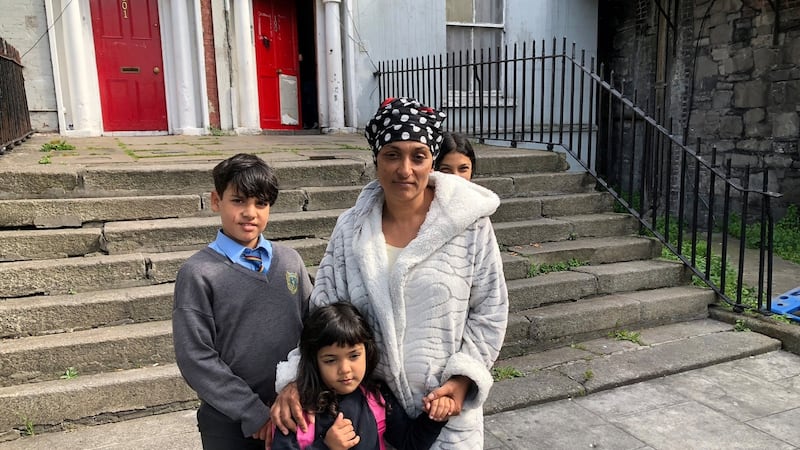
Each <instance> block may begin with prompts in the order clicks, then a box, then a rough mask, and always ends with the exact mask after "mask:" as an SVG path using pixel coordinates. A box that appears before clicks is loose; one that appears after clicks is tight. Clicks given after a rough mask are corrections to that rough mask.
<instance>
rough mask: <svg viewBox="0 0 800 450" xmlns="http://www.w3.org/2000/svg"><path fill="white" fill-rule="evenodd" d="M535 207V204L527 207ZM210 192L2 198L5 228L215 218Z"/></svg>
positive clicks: (331, 197) (312, 202)
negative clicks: (194, 217) (175, 218)
mask: <svg viewBox="0 0 800 450" xmlns="http://www.w3.org/2000/svg"><path fill="white" fill-rule="evenodd" d="M360 192H361V185H355V186H330V187H306V188H299V189H284V190H281V191H280V193H279V195H278V200H277V201H276V203H275V205H273V206H272V208H271V210H270V212H271V213H282V212H301V211H322V210H328V209H346V208H349V207H350V206H352V205H354V204H355V201H356V198H357V197H358V194H359V193H360ZM504 203H506V205H501V209H514V207H515V206H516V209H519V208H522V207H523V206H527V207H529V208H530V211H535V213H534V214H532V215H530V214H529V215H525V216H519V215H517V216H513V215H512V216H510V217H512V218H505V217H506V216H507V214H504V213H502V211H498V213H496V214H495V217H496V218H495V220H496V221H507V220H518V217H525V218H535V217H539V216H541V215H544V216H553V215H571V214H580V213H590V212H600V211H610V210H611V205H612V201H611V197H610V196H609V195H608V194H601V193H599V192H593V193H583V194H581V195H572V196H564V195H555V196H547V197H544V198H539V197H535V198H529V199H522V198H510V199H506V200H505V201H504ZM524 203H530V205H523V204H524ZM210 204H211V200H210V194H209V193H208V192H202V191H201V192H198V193H193V194H183V195H137V196H128V197H86V198H55V199H53V198H42V199H23V200H0V228H19V227H35V228H62V227H81V226H83V225H84V224H87V223H102V222H111V221H123V220H146V219H165V218H173V217H191V216H201V215H205V216H210V215H214V213H213V212H212V211H211V209H210Z"/></svg>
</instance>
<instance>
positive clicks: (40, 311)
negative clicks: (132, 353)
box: [0, 283, 175, 338]
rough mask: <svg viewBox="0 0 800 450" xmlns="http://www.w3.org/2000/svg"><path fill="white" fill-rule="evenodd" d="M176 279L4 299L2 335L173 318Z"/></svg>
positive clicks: (0, 320)
mask: <svg viewBox="0 0 800 450" xmlns="http://www.w3.org/2000/svg"><path fill="white" fill-rule="evenodd" d="M174 290H175V285H174V284H173V283H164V284H158V285H154V286H142V287H134V288H128V289H116V290H113V289H112V290H106V291H95V292H86V293H79V294H73V295H69V294H67V295H40V296H31V297H22V298H12V299H6V300H3V301H0V338H9V337H11V338H18V337H24V336H31V335H33V336H36V335H45V334H54V333H67V332H72V331H80V330H85V329H91V328H99V327H105V326H115V325H123V324H131V323H142V322H150V321H158V320H169V319H170V318H171V317H172V294H173V291H174Z"/></svg>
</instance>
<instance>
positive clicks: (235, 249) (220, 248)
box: [208, 230, 272, 274]
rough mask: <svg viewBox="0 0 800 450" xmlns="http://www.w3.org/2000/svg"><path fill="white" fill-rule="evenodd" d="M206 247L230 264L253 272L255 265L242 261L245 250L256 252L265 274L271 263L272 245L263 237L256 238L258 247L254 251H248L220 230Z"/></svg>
mask: <svg viewBox="0 0 800 450" xmlns="http://www.w3.org/2000/svg"><path fill="white" fill-rule="evenodd" d="M208 246H209V247H211V249H212V250H214V251H216V252H217V253H219V254H220V255H225V256H226V257H227V258H228V259H229V260H231V262H233V263H235V264H239V265H240V266H242V267H246V268H248V269H250V270H253V271H258V265H257V263H256V262H254V261H248V260H246V259H244V255H245V251H246V250H250V251H251V252H252V251H256V252H258V255H259V256H260V257H261V264H262V265H263V266H264V273H265V274H266V273H267V272H269V266H270V263H271V262H272V243H271V242H270V241H268V240H266V239H264V236H261V237H259V238H258V245H256V248H255V249H249V248H247V247H245V246H244V245H242V244H240V243H238V242H236V241H234V240H233V239H231V238H229V237H228V236H225V234H224V233H223V232H222V230H219V231H217V238H216V239H215V240H214V242H212V243H210V244H208Z"/></svg>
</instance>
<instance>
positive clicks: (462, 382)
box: [422, 375, 472, 421]
mask: <svg viewBox="0 0 800 450" xmlns="http://www.w3.org/2000/svg"><path fill="white" fill-rule="evenodd" d="M471 387H472V380H470V379H469V378H467V377H465V376H463V375H456V376H454V377H452V378H450V379H449V380H447V381H445V382H444V383H443V384H442V385H441V386H439V387H438V388H436V389H434V390H432V391H431V392H430V393H429V394H428V395H426V396H425V398H423V399H422V401H423V405H422V409H423V410H424V411H425V412H427V413H428V414H429V415H430V416H431V419H433V420H438V421H442V420H446V419H447V418H448V417H450V416H457V415H459V414H461V408H462V407H463V406H464V400H465V399H466V398H467V393H468V392H469V390H470V388H471ZM441 397H450V398H451V399H453V402H452V403H451V402H441V401H439V402H436V404H434V402H435V401H436V400H437V399H439V398H441ZM445 409H449V410H450V411H449V412H448V414H446V415H445Z"/></svg>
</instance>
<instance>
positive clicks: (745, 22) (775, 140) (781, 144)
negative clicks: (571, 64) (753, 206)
mask: <svg viewBox="0 0 800 450" xmlns="http://www.w3.org/2000/svg"><path fill="white" fill-rule="evenodd" d="M600 8H601V11H600V27H601V29H600V32H599V34H600V36H599V37H600V42H599V50H598V53H599V55H600V58H601V60H605V61H607V64H608V69H609V70H607V72H610V70H614V74H615V82H616V83H617V85H619V86H623V87H624V89H625V90H626V91H627V92H632V91H633V87H634V86H635V87H636V89H637V91H638V92H639V96H638V99H637V100H638V101H637V103H638V104H640V105H642V106H643V107H644V105H651V106H650V107H649V109H648V111H649V112H650V114H652V115H654V116H655V115H659V114H660V113H659V111H658V110H657V109H656V108H655V105H663V112H664V114H663V115H662V117H661V118H660V119H661V120H664V121H669V119H668V118H670V117H671V118H672V121H673V122H672V123H673V124H674V132H675V133H676V134H678V135H680V136H681V137H682V138H686V139H687V142H689V143H691V144H690V146H692V147H695V146H696V144H695V143H696V140H697V138H700V140H701V145H700V153H701V154H702V155H703V156H704V158H706V159H707V158H708V155H709V153H710V151H711V147H712V146H714V147H716V149H717V152H718V161H720V162H721V163H722V164H725V163H727V162H728V161H730V165H731V167H732V173H733V178H734V179H736V180H737V181H739V182H744V180H743V179H742V178H743V176H744V173H745V171H746V168H748V167H749V168H750V171H751V179H750V180H749V181H750V185H751V186H753V187H756V186H758V187H760V186H761V183H762V179H763V171H764V170H765V169H767V170H768V171H769V190H771V191H774V192H779V193H781V194H782V195H783V197H782V199H781V200H780V201H779V202H778V205H777V207H778V210H779V214H778V216H779V217H780V215H781V212H782V211H783V210H784V209H785V208H786V206H788V205H790V204H795V205H797V204H800V149H798V147H799V146H798V143H799V141H800V0H683V1H677V0H609V1H606V2H601V6H600ZM665 125H666V124H665Z"/></svg>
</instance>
